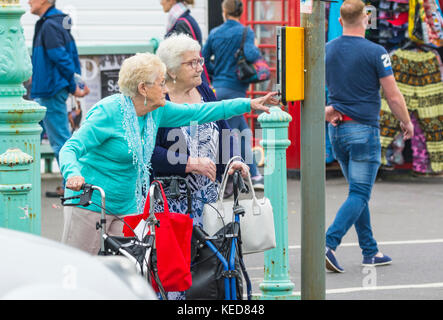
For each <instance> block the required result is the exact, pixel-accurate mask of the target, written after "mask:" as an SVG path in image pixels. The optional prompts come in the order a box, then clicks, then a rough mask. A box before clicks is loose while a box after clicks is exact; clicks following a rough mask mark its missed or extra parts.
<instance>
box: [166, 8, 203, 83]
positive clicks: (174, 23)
mask: <svg viewBox="0 0 443 320" xmlns="http://www.w3.org/2000/svg"><path fill="white" fill-rule="evenodd" d="M160 4H161V5H162V7H163V11H164V12H166V13H167V14H168V21H167V24H166V34H165V38H168V37H169V36H171V35H173V34H181V33H184V34H187V35H188V36H190V37H192V38H193V39H194V40H196V41H198V43H199V45H200V46H202V32H201V30H200V27H199V25H198V23H197V21H196V20H195V19H194V17H193V16H192V15H191V10H189V7H188V6H189V5H193V4H194V0H161V1H160ZM202 80H203V81H204V82H206V83H207V84H210V83H211V82H210V79H209V74H208V72H207V70H206V67H205V66H203V72H202Z"/></svg>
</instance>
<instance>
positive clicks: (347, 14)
mask: <svg viewBox="0 0 443 320" xmlns="http://www.w3.org/2000/svg"><path fill="white" fill-rule="evenodd" d="M364 15H365V4H364V2H363V1H361V0H346V1H344V2H343V4H342V5H341V7H340V17H341V18H342V20H343V22H344V23H345V24H347V25H355V24H357V23H358V22H359V21H360V19H361V18H362V17H363V16H364Z"/></svg>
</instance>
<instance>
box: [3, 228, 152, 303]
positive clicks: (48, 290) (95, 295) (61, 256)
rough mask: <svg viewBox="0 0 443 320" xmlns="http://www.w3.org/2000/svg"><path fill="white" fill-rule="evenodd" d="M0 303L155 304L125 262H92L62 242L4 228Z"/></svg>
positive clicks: (111, 259) (115, 258) (113, 258)
mask: <svg viewBox="0 0 443 320" xmlns="http://www.w3.org/2000/svg"><path fill="white" fill-rule="evenodd" d="M0 243H1V244H2V253H1V262H0V299H6V300H33V299H38V300H77V299H81V300H88V299H94V300H110V299H112V300H134V299H137V300H140V299H147V300H156V299H157V295H156V294H155V292H154V291H153V289H152V288H151V286H150V285H149V284H148V283H147V282H146V280H144V279H143V278H142V277H141V276H140V275H139V274H137V272H136V268H135V266H134V265H133V264H132V263H131V262H129V260H128V259H127V258H125V257H123V256H91V255H89V254H88V253H85V252H82V251H80V250H77V249H75V248H72V247H69V246H66V245H64V244H62V243H60V242H56V241H53V240H49V239H46V238H43V237H40V236H36V235H32V234H28V233H24V232H19V231H14V230H10V229H5V228H0Z"/></svg>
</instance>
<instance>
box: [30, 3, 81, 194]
mask: <svg viewBox="0 0 443 320" xmlns="http://www.w3.org/2000/svg"><path fill="white" fill-rule="evenodd" d="M29 5H30V7H31V13H32V14H35V15H38V16H39V17H40V19H39V20H38V21H37V23H36V25H35V31H34V39H33V42H32V83H31V95H30V96H31V98H32V99H34V100H35V101H36V102H37V103H38V104H40V105H42V106H44V107H46V115H45V117H44V118H43V120H42V122H41V125H42V127H43V128H44V130H45V131H46V134H47V136H48V139H49V143H50V144H51V147H52V149H53V150H54V154H55V158H56V160H57V163H58V161H59V156H58V155H59V151H60V149H61V148H62V146H63V145H64V143H65V142H66V141H67V140H68V139H69V138H70V136H71V131H70V129H69V120H68V111H67V106H66V99H67V98H68V95H69V94H72V95H74V96H76V97H83V96H85V95H86V94H88V93H89V89H88V87H87V86H86V85H84V84H82V85H79V84H78V82H79V79H80V74H81V71H80V61H79V58H78V53H77V47H76V44H75V41H74V38H73V37H72V35H71V32H70V27H71V20H70V18H69V16H67V15H66V14H64V13H63V12H61V11H60V10H58V9H57V8H56V7H55V0H29ZM80 87H82V88H80ZM59 189H60V190H59V192H58V194H53V193H48V196H58V195H62V194H63V188H59Z"/></svg>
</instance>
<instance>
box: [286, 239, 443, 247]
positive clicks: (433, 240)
mask: <svg viewBox="0 0 443 320" xmlns="http://www.w3.org/2000/svg"><path fill="white" fill-rule="evenodd" d="M428 243H443V239H427V240H402V241H380V242H378V243H377V244H378V245H400V244H428ZM357 246H358V242H349V243H342V244H340V247H357ZM300 248H301V246H299V245H297V246H289V249H300Z"/></svg>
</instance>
